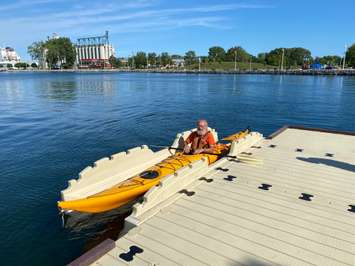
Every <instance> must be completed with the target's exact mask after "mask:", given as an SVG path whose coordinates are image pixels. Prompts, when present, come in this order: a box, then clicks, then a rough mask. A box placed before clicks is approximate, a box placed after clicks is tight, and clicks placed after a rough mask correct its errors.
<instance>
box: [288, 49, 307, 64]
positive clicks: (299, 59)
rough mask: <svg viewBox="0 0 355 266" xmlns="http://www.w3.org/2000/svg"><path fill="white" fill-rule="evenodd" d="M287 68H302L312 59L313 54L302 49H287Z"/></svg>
mask: <svg viewBox="0 0 355 266" xmlns="http://www.w3.org/2000/svg"><path fill="white" fill-rule="evenodd" d="M285 58H286V64H285V65H286V66H288V67H292V66H301V65H302V64H303V63H304V62H305V61H310V60H311V59H312V56H311V52H310V51H309V50H307V49H305V48H302V47H295V48H288V49H285Z"/></svg>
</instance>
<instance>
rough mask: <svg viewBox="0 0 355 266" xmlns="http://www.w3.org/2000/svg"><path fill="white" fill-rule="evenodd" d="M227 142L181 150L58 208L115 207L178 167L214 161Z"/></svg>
mask: <svg viewBox="0 0 355 266" xmlns="http://www.w3.org/2000/svg"><path fill="white" fill-rule="evenodd" d="M248 133H249V130H248V131H247V130H245V131H241V132H239V133H236V134H234V135H232V136H234V138H233V139H238V138H241V137H244V136H245V135H246V134H248ZM229 148H230V144H217V145H216V147H215V150H214V152H213V154H195V155H187V154H183V153H181V152H177V153H176V154H174V155H172V156H170V157H168V158H166V159H165V160H163V161H162V162H160V163H158V164H156V165H154V166H152V167H150V168H148V169H147V170H145V171H143V172H142V173H140V174H139V175H137V176H133V177H131V178H129V179H127V180H125V181H123V182H121V183H119V184H117V185H115V186H113V187H111V188H109V189H106V190H104V191H102V192H99V193H97V194H94V195H92V196H89V197H86V198H83V199H78V200H71V201H59V202H58V207H59V208H60V209H62V210H73V211H79V212H88V213H98V212H105V211H109V210H112V209H115V208H118V207H120V206H122V205H124V204H126V203H128V202H130V201H132V200H134V199H136V198H138V197H139V196H142V195H143V194H144V193H145V192H147V191H148V190H149V189H150V188H151V187H153V186H155V185H157V184H158V183H159V182H160V180H161V179H162V178H164V177H166V176H168V175H171V174H173V173H175V172H176V171H177V170H178V169H180V168H183V167H185V166H187V165H189V164H190V163H192V162H195V161H198V160H200V159H201V158H203V157H204V158H206V159H207V160H208V163H209V164H212V163H214V162H215V161H217V160H218V159H220V158H221V157H223V156H224V155H226V154H227V153H228V151H229Z"/></svg>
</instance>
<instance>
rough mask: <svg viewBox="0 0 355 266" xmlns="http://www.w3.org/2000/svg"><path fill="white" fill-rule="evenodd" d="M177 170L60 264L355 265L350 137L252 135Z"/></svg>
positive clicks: (353, 137) (290, 131)
mask: <svg viewBox="0 0 355 266" xmlns="http://www.w3.org/2000/svg"><path fill="white" fill-rule="evenodd" d="M235 152H237V158H238V156H240V157H241V158H242V157H243V158H249V159H245V160H244V159H243V160H238V159H233V158H224V159H221V160H220V161H217V163H216V164H214V165H211V166H210V167H207V168H206V165H205V164H204V162H203V161H199V162H197V163H194V164H193V165H191V166H190V167H188V168H187V169H184V170H181V171H178V172H177V173H176V174H175V175H173V176H171V177H170V178H168V179H167V180H164V181H162V183H161V185H159V186H158V187H155V188H153V189H151V190H150V191H149V192H148V193H147V194H146V195H145V196H144V200H143V202H142V203H137V204H135V205H134V206H133V213H132V214H131V215H130V216H129V217H127V218H126V220H125V227H124V230H123V232H121V235H120V238H119V239H118V240H117V241H113V240H106V241H104V242H103V243H101V244H100V245H98V246H97V247H96V248H94V249H92V250H91V251H89V252H88V253H86V254H84V255H83V256H81V257H79V258H78V259H76V260H75V261H73V262H72V263H71V264H70V265H102V266H109V265H254V266H257V265H258V266H261V265H322V266H323V265H355V133H351V132H337V131H326V130H321V129H308V128H302V127H295V126H289V127H284V128H282V129H280V130H279V131H277V132H275V133H274V134H272V135H271V136H270V137H268V138H264V137H262V136H261V135H260V134H257V133H254V134H253V135H252V136H251V137H250V138H249V139H246V140H244V141H241V142H240V143H239V146H238V147H236V151H235Z"/></svg>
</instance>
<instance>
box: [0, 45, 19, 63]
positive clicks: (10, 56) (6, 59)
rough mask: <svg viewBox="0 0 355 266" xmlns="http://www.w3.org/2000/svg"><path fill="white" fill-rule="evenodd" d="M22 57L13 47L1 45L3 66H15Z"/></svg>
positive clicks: (0, 56)
mask: <svg viewBox="0 0 355 266" xmlns="http://www.w3.org/2000/svg"><path fill="white" fill-rule="evenodd" d="M20 60H21V58H20V56H19V55H18V54H17V53H16V51H15V49H14V48H12V47H5V48H1V47H0V65H1V66H2V67H8V66H9V65H11V67H14V66H15V64H16V63H18V62H20Z"/></svg>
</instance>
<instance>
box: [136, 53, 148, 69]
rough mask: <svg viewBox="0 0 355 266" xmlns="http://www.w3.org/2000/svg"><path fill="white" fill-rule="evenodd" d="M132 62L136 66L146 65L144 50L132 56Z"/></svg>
mask: <svg viewBox="0 0 355 266" xmlns="http://www.w3.org/2000/svg"><path fill="white" fill-rule="evenodd" d="M134 63H135V67H136V68H144V67H146V66H147V56H146V54H145V52H138V53H137V54H136V55H135V56H134Z"/></svg>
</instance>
